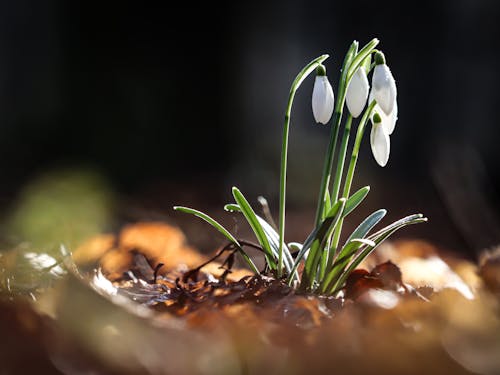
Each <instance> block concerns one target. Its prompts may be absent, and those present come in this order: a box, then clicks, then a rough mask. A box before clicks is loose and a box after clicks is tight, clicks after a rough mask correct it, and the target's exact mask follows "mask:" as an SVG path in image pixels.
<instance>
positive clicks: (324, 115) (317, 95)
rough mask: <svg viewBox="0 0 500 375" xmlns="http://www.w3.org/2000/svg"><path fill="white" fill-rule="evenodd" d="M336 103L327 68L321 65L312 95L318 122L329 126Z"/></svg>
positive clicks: (314, 113)
mask: <svg viewBox="0 0 500 375" xmlns="http://www.w3.org/2000/svg"><path fill="white" fill-rule="evenodd" d="M334 102H335V99H334V95H333V89H332V86H331V85H330V82H329V81H328V78H327V76H326V68H325V67H324V66H323V65H319V66H318V68H317V69H316V80H315V81H314V88H313V93H312V110H313V115H314V119H315V120H316V122H320V123H322V124H327V123H328V121H330V118H331V117H332V113H333V106H334Z"/></svg>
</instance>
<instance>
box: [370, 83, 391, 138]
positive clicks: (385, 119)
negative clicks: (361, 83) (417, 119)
mask: <svg viewBox="0 0 500 375" xmlns="http://www.w3.org/2000/svg"><path fill="white" fill-rule="evenodd" d="M373 99H374V98H373V90H372V91H371V92H370V97H369V98H368V102H369V103H371V102H372V101H373ZM375 113H378V114H379V115H380V118H381V119H382V126H383V127H384V128H385V131H386V133H387V134H389V135H391V134H392V133H393V132H394V128H395V127H396V121H397V120H398V102H397V100H395V101H394V107H393V108H392V112H391V113H390V114H389V115H386V114H385V112H384V111H382V108H380V106H379V105H378V104H375V107H374V108H373V111H372V118H373V115H374V114H375Z"/></svg>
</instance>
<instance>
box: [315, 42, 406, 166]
mask: <svg viewBox="0 0 500 375" xmlns="http://www.w3.org/2000/svg"><path fill="white" fill-rule="evenodd" d="M368 98H369V100H368V102H369V103H371V102H372V101H373V100H375V101H376V105H375V107H374V109H373V112H372V116H371V121H372V129H371V134H370V144H371V148H372V152H373V156H374V158H375V160H376V162H377V163H378V164H379V165H380V166H381V167H384V166H385V165H386V164H387V161H388V160H389V153H390V148H391V144H390V138H389V136H390V135H391V134H392V132H393V131H394V128H395V126H396V121H397V117H398V105H397V90H396V82H395V81H394V77H393V76H392V73H391V70H390V69H389V67H388V66H387V65H386V63H385V57H384V55H383V54H382V52H379V51H377V53H376V54H375V68H374V70H373V76H372V87H371V91H370V84H369V82H368V77H367V72H366V70H365V67H364V66H360V67H359V68H358V69H357V70H356V71H355V72H354V74H353V75H352V78H351V80H350V82H349V84H348V86H347V90H346V98H345V100H346V105H347V109H348V110H349V113H350V114H351V116H352V117H354V118H357V117H359V116H360V115H361V113H362V112H363V110H364V108H365V106H366V101H367V99H368ZM334 103H335V101H334V94H333V90H332V86H331V85H330V82H329V81H328V78H327V77H326V70H325V69H324V67H321V69H318V73H317V76H316V80H315V82H314V89H313V95H312V109H313V114H314V119H315V120H316V122H319V123H322V124H326V123H328V122H329V121H330V118H331V116H332V113H333V109H334Z"/></svg>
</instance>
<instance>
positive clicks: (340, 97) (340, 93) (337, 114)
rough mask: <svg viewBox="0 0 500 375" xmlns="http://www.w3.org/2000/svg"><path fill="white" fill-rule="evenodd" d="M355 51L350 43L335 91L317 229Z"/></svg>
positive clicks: (317, 215)
mask: <svg viewBox="0 0 500 375" xmlns="http://www.w3.org/2000/svg"><path fill="white" fill-rule="evenodd" d="M357 49H358V42H357V41H354V42H352V44H351V46H350V47H349V50H348V51H347V54H346V56H345V59H344V63H343V64H342V75H341V77H340V81H339V87H338V90H337V101H336V103H335V110H334V112H333V119H332V123H333V126H332V129H331V131H330V142H329V143H328V150H327V152H326V157H325V163H324V165H323V175H322V177H321V184H320V191H319V198H318V208H317V210H316V220H315V223H314V226H315V227H318V226H319V225H320V224H321V220H322V216H323V206H324V204H325V196H326V191H327V190H328V187H329V185H330V178H331V174H332V165H333V159H334V156H335V147H336V145H337V139H338V136H339V129H340V122H341V120H342V111H343V109H344V102H345V91H346V88H347V83H346V82H347V81H346V79H347V73H348V70H349V69H348V67H349V64H350V63H351V61H352V60H353V58H354V54H355V53H356V51H357ZM333 203H335V202H333Z"/></svg>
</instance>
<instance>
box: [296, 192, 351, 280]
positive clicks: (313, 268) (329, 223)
mask: <svg viewBox="0 0 500 375" xmlns="http://www.w3.org/2000/svg"><path fill="white" fill-rule="evenodd" d="M345 203H346V199H345V198H340V199H339V200H338V202H337V203H335V204H334V205H333V206H332V208H331V209H330V211H329V212H328V214H327V217H326V219H325V220H324V221H323V223H321V225H320V228H319V230H318V232H317V233H316V236H315V238H314V240H313V243H312V245H311V250H310V252H309V255H308V256H307V259H306V264H305V268H304V273H303V275H302V281H301V284H302V285H301V286H302V287H304V286H305V287H308V288H311V287H312V286H313V283H314V280H315V276H316V272H317V268H318V264H319V261H320V259H321V252H322V251H328V249H326V242H327V241H328V238H329V237H330V235H331V234H332V232H333V231H334V230H335V227H336V226H337V224H338V223H339V221H340V218H341V217H342V212H343V210H344V207H345ZM302 250H304V249H302ZM299 261H300V259H298V257H297V258H296V259H295V264H294V269H295V268H296V267H298V262H299Z"/></svg>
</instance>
